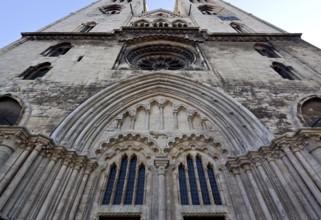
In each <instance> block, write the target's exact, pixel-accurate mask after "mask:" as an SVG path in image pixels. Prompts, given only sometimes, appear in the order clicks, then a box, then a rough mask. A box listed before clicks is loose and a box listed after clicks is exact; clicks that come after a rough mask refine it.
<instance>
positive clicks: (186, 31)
mask: <svg viewBox="0 0 321 220" xmlns="http://www.w3.org/2000/svg"><path fill="white" fill-rule="evenodd" d="M21 35H22V37H23V38H26V39H28V40H94V41H105V40H117V41H132V40H133V39H143V38H145V39H146V38H149V39H151V38H153V39H155V38H158V39H160V38H162V39H169V40H172V39H176V38H180V40H188V41H195V42H203V41H226V42H267V41H295V40H301V35H302V34H300V33H293V34H292V33H211V34H208V33H207V32H206V31H204V30H199V28H195V27H189V28H153V27H150V28H137V27H123V28H122V29H120V30H115V32H114V33H103V32H90V33H79V32H23V33H21Z"/></svg>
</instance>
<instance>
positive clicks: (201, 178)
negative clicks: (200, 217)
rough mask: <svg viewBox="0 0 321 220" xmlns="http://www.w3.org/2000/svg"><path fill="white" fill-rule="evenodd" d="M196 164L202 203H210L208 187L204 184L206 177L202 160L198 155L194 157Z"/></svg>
mask: <svg viewBox="0 0 321 220" xmlns="http://www.w3.org/2000/svg"><path fill="white" fill-rule="evenodd" d="M196 166H197V171H198V177H199V181H200V186H201V192H202V197H203V203H204V205H210V204H211V201H210V197H209V194H208V189H207V185H206V179H205V174H204V169H203V165H202V160H201V158H199V157H197V158H196Z"/></svg>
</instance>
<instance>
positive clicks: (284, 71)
mask: <svg viewBox="0 0 321 220" xmlns="http://www.w3.org/2000/svg"><path fill="white" fill-rule="evenodd" d="M272 68H273V69H274V70H275V71H276V72H277V73H278V74H279V75H280V76H282V78H284V79H289V80H295V79H298V77H296V76H295V75H294V73H293V71H292V67H290V66H285V65H283V64H282V63H278V62H273V64H272Z"/></svg>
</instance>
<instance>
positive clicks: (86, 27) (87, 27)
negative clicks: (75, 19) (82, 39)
mask: <svg viewBox="0 0 321 220" xmlns="http://www.w3.org/2000/svg"><path fill="white" fill-rule="evenodd" d="M96 25H97V23H96V22H87V23H85V24H82V26H81V28H80V30H79V32H80V33H88V32H89V31H91V30H92V29H93V28H94V27H95V26H96Z"/></svg>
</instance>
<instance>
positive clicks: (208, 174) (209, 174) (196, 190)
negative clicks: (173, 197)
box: [178, 156, 222, 205]
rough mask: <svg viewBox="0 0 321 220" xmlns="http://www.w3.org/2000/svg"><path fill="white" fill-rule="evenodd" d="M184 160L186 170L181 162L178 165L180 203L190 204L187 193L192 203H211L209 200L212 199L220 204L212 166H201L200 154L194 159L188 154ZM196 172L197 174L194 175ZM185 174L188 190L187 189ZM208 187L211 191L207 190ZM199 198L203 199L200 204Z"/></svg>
mask: <svg viewBox="0 0 321 220" xmlns="http://www.w3.org/2000/svg"><path fill="white" fill-rule="evenodd" d="M186 162H187V171H186V170H185V168H184V165H183V164H180V165H179V167H178V175H179V192H180V201H181V205H191V204H190V203H189V200H188V197H189V193H190V196H191V201H192V205H211V201H214V203H215V204H216V205H222V202H221V197H220V193H219V190H218V186H217V183H216V179H215V175H214V171H213V168H212V167H211V166H210V165H208V166H207V167H206V166H203V162H202V159H201V157H200V156H197V157H196V159H195V158H192V156H188V157H187V158H186ZM196 172H197V174H198V176H196ZM187 174H188V177H187V178H188V182H189V189H190V190H189V191H188V190H187V188H188V186H187V178H186V176H187ZM197 177H198V178H197ZM209 187H210V188H211V190H212V191H210V190H209ZM210 192H211V193H210ZM200 200H201V201H203V203H202V204H200Z"/></svg>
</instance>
